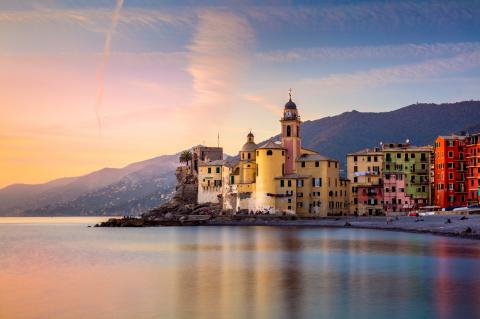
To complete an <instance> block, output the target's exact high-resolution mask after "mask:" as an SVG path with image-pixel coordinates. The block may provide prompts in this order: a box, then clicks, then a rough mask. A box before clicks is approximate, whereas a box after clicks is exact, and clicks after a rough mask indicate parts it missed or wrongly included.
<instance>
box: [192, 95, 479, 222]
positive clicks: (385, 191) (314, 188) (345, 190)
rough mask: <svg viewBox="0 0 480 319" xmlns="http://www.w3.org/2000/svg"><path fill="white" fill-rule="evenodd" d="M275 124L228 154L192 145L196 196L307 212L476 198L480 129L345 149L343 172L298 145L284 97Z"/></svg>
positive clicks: (229, 206)
mask: <svg viewBox="0 0 480 319" xmlns="http://www.w3.org/2000/svg"><path fill="white" fill-rule="evenodd" d="M280 123H281V134H280V135H281V140H280V141H273V140H271V141H268V142H266V143H264V144H261V145H257V144H256V143H255V139H254V135H253V133H252V132H250V133H248V135H247V139H246V142H245V144H244V145H243V147H242V148H241V149H240V151H239V154H238V156H237V157H234V158H231V159H230V160H224V159H223V157H224V155H223V149H222V148H221V147H205V146H197V147H195V148H193V149H192V161H191V166H190V170H191V172H192V173H193V174H195V175H196V176H197V180H198V202H199V203H206V202H212V203H219V204H220V205H221V206H222V209H223V210H224V211H225V212H229V213H233V214H237V213H259V212H261V213H286V214H296V215H299V216H312V217H314V216H340V215H384V214H387V215H392V214H398V213H405V212H408V211H412V210H417V209H419V208H422V207H428V206H431V205H435V206H437V207H438V208H446V209H451V208H454V207H459V206H467V205H477V204H478V185H479V179H480V162H479V161H478V160H477V158H479V159H480V139H479V136H480V133H479V134H478V135H471V136H469V135H462V136H459V135H451V136H440V137H438V138H437V140H436V141H435V145H434V146H412V145H410V144H409V141H408V140H407V141H406V142H405V143H380V144H379V145H378V146H377V147H373V148H371V149H363V150H360V151H358V152H354V153H350V154H348V155H347V161H346V166H347V172H346V178H343V177H342V176H341V175H342V174H341V171H340V163H339V161H338V160H336V159H333V158H328V157H325V156H323V155H321V154H319V153H318V152H316V151H314V150H310V149H307V148H305V147H303V146H302V135H301V130H300V128H301V123H302V122H301V119H300V115H299V112H298V109H297V105H296V104H295V103H294V102H293V101H292V98H291V96H290V99H289V101H288V102H287V103H286V104H285V107H284V110H283V116H282V118H281V119H280Z"/></svg>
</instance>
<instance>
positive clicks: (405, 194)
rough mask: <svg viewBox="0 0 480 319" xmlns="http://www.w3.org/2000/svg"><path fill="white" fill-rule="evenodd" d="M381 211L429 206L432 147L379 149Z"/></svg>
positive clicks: (391, 145) (397, 145) (399, 145)
mask: <svg viewBox="0 0 480 319" xmlns="http://www.w3.org/2000/svg"><path fill="white" fill-rule="evenodd" d="M382 152H383V154H384V158H383V176H384V193H385V199H384V211H385V213H386V214H389V213H396V212H403V211H410V210H413V209H418V208H421V207H424V206H428V205H429V204H430V199H431V195H430V193H431V181H430V179H431V173H430V170H431V157H432V153H433V147H431V146H411V145H409V144H408V143H387V144H383V145H382Z"/></svg>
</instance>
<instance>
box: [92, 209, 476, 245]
mask: <svg viewBox="0 0 480 319" xmlns="http://www.w3.org/2000/svg"><path fill="white" fill-rule="evenodd" d="M232 217H234V216H218V217H213V218H210V219H207V220H182V221H169V222H165V221H162V222H154V221H145V220H144V219H127V220H125V219H116V220H115V222H113V221H112V220H109V221H107V222H105V223H102V224H99V225H96V226H99V227H156V226H157V227H172V226H179V227H184V226H206V227H215V226H217V227H218V226H234V227H242V226H243V227H252V226H268V227H315V228H317V227H318V228H354V229H372V230H385V231H397V232H408V233H417V234H432V235H440V236H448V237H457V238H465V239H475V240H480V215H471V216H463V215H437V216H425V217H420V218H417V217H410V216H401V217H399V218H398V219H395V218H393V219H391V218H388V217H384V216H383V217H325V218H316V219H301V218H297V219H295V218H281V217H271V216H263V215H245V216H241V217H240V216H235V218H232ZM447 220H450V223H448V222H447Z"/></svg>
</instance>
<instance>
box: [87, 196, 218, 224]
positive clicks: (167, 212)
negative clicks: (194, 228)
mask: <svg viewBox="0 0 480 319" xmlns="http://www.w3.org/2000/svg"><path fill="white" fill-rule="evenodd" d="M217 216H222V210H221V207H220V205H218V204H212V203H205V204H198V205H197V204H180V203H176V202H174V201H171V202H170V203H167V204H164V205H160V206H158V207H156V208H154V209H152V210H151V211H149V212H147V213H145V214H143V215H142V216H141V217H123V218H111V219H109V220H108V221H106V222H103V223H100V224H97V225H95V226H96V227H148V226H183V225H201V224H204V223H205V222H206V221H208V220H210V219H212V218H216V217H217Z"/></svg>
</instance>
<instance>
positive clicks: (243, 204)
mask: <svg viewBox="0 0 480 319" xmlns="http://www.w3.org/2000/svg"><path fill="white" fill-rule="evenodd" d="M301 123H302V122H301V119H300V115H299V113H298V109H297V106H296V104H295V103H294V102H293V101H292V99H291V97H290V99H289V101H288V102H287V103H286V104H285V107H284V110H283V117H282V118H281V119H280V126H281V142H274V141H268V142H266V143H264V144H263V145H257V144H256V143H255V141H254V136H253V134H252V133H251V132H250V133H249V134H248V135H247V141H246V143H245V144H244V145H243V147H242V148H241V150H240V151H239V156H238V161H235V162H230V163H227V162H221V163H220V162H208V161H207V162H205V163H204V164H202V165H200V171H199V176H198V179H199V181H200V182H199V186H198V187H199V201H209V200H211V201H215V198H218V199H219V201H220V202H221V204H222V207H223V209H224V210H226V211H230V212H232V213H239V212H242V213H254V212H264V213H288V214H298V215H302V216H328V215H346V214H348V211H349V196H350V195H349V191H350V183H349V180H347V179H342V178H341V177H340V164H339V162H338V161H337V160H335V159H331V158H328V157H325V156H322V155H320V154H318V153H317V152H315V151H312V150H309V149H305V148H303V147H302V138H301V131H300V125H301ZM214 164H215V165H214ZM216 165H220V167H221V168H220V169H218V170H217V168H216V167H217V166H216ZM204 168H205V169H204ZM208 168H210V170H209V169H208ZM214 169H215V171H214ZM217 171H218V172H221V176H220V175H216V174H219V173H217ZM213 172H215V173H213ZM212 180H213V188H212ZM209 181H210V184H208V183H209ZM215 181H222V182H221V185H220V182H217V184H215ZM207 190H212V193H209V194H204V193H205V192H206V191H207ZM201 193H202V194H201Z"/></svg>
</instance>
